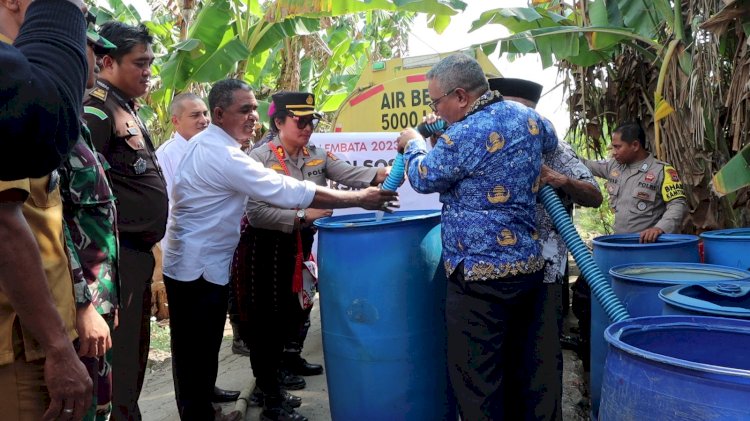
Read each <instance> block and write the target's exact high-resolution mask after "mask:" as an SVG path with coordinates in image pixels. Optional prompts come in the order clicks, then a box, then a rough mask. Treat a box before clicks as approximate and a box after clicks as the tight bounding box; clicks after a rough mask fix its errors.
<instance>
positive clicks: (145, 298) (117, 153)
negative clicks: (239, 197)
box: [84, 80, 168, 420]
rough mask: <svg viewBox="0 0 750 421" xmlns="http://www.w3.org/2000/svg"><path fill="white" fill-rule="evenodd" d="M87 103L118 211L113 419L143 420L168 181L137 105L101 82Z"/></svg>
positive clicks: (96, 144) (91, 124)
mask: <svg viewBox="0 0 750 421" xmlns="http://www.w3.org/2000/svg"><path fill="white" fill-rule="evenodd" d="M84 105H85V107H84V112H85V115H84V117H85V119H86V123H87V124H88V127H89V129H90V130H91V138H92V140H93V143H94V145H95V146H96V149H97V150H98V151H99V152H100V153H101V154H102V155H104V158H105V159H106V160H107V162H108V163H109V165H110V167H111V168H110V170H109V175H110V178H111V181H112V190H113V191H114V194H115V197H116V198H117V208H118V218H117V225H118V229H119V232H120V262H119V267H120V282H121V299H120V312H119V327H118V328H117V330H115V332H114V334H113V361H112V376H113V379H114V381H113V383H114V384H113V391H112V392H113V398H112V406H113V408H112V418H113V419H115V420H119V419H128V420H140V419H141V414H140V409H139V407H138V397H139V395H140V392H141V388H142V387H143V378H144V374H145V370H146V363H147V362H148V349H149V342H150V336H149V335H150V331H149V322H150V318H151V282H152V279H151V277H152V274H153V270H154V264H155V261H154V256H153V254H152V252H151V248H152V247H153V246H154V244H156V243H157V242H158V241H159V240H160V239H161V238H162V237H164V232H165V229H166V224H167V212H168V199H167V190H166V183H165V182H164V176H163V175H162V173H161V169H160V168H159V164H158V162H157V160H156V154H155V153H154V146H153V144H152V143H151V138H150V136H149V133H148V130H147V129H146V126H145V124H144V123H143V121H141V119H140V118H139V117H138V114H137V105H136V104H135V102H134V101H132V100H131V99H129V98H126V97H125V95H124V94H123V93H122V92H121V91H120V90H119V89H117V88H116V87H114V86H112V85H111V84H109V83H108V82H106V81H104V80H98V81H97V83H96V87H95V88H94V89H93V90H92V91H91V92H90V93H89V95H88V97H87V98H86V100H85V102H84Z"/></svg>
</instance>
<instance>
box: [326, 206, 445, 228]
mask: <svg viewBox="0 0 750 421" xmlns="http://www.w3.org/2000/svg"><path fill="white" fill-rule="evenodd" d="M440 214H441V211H440V210H439V209H438V210H435V209H425V210H409V211H396V212H393V213H386V214H385V215H384V216H383V219H382V220H381V221H376V220H375V215H376V213H375V212H368V213H356V214H350V215H340V216H329V217H326V218H320V219H318V220H316V221H315V222H314V223H313V224H314V225H315V226H316V227H317V228H319V229H342V228H347V229H348V228H356V227H375V226H382V225H391V224H398V223H402V222H409V221H419V220H423V219H430V218H435V217H440ZM399 215H400V216H399Z"/></svg>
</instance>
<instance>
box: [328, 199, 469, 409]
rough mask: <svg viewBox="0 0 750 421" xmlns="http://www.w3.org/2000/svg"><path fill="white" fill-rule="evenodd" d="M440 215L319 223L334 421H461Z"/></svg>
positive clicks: (415, 213)
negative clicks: (451, 372) (451, 365)
mask: <svg viewBox="0 0 750 421" xmlns="http://www.w3.org/2000/svg"><path fill="white" fill-rule="evenodd" d="M439 224H440V212H437V211H406V212H396V213H394V214H386V215H385V216H384V217H383V219H382V221H379V222H378V221H376V220H375V215H374V214H359V215H347V216H341V217H332V218H325V219H321V220H318V221H316V223H315V225H316V226H317V227H318V241H319V243H318V263H319V289H320V311H321V324H322V333H323V353H324V358H325V364H326V379H327V381H328V393H329V404H330V408H331V417H332V418H333V419H334V420H343V421H349V420H455V419H456V418H457V413H456V409H455V403H454V402H455V401H454V400H453V399H452V394H451V393H450V392H449V390H450V389H449V383H448V374H447V364H446V334H445V290H446V277H445V270H444V268H443V266H442V262H441V260H440V255H441V250H442V245H441V238H440V225H439Z"/></svg>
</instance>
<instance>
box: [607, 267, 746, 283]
mask: <svg viewBox="0 0 750 421" xmlns="http://www.w3.org/2000/svg"><path fill="white" fill-rule="evenodd" d="M609 274H610V275H611V276H613V277H617V278H618V279H621V280H626V281H632V282H638V283H644V284H668V285H674V284H681V285H685V284H695V283H699V282H719V281H730V282H731V281H750V272H749V271H746V270H742V269H738V268H735V267H731V266H723V265H709V264H706V263H683V262H647V263H628V264H624V265H617V266H613V267H612V268H610V269H609Z"/></svg>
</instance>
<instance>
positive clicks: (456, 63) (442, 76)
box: [426, 53, 490, 95]
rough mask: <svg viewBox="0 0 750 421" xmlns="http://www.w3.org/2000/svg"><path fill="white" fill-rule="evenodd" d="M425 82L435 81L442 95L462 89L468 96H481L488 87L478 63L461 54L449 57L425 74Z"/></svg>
mask: <svg viewBox="0 0 750 421" xmlns="http://www.w3.org/2000/svg"><path fill="white" fill-rule="evenodd" d="M426 77H427V80H433V79H434V80H436V81H437V83H438V85H439V86H440V88H441V89H442V90H443V93H444V94H446V93H448V91H450V90H451V89H457V88H462V89H463V90H465V91H466V92H468V93H470V94H479V95H481V94H483V93H485V92H486V91H487V90H488V89H489V88H490V87H489V84H488V83H487V78H486V77H485V75H484V71H483V70H482V67H481V66H480V65H479V63H478V62H477V61H476V60H474V59H473V58H471V57H469V56H467V55H466V54H463V53H458V54H453V55H450V56H448V57H446V58H444V59H442V60H440V61H439V62H438V63H437V64H435V65H434V66H432V68H431V69H430V70H429V71H428V72H427V75H426Z"/></svg>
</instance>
